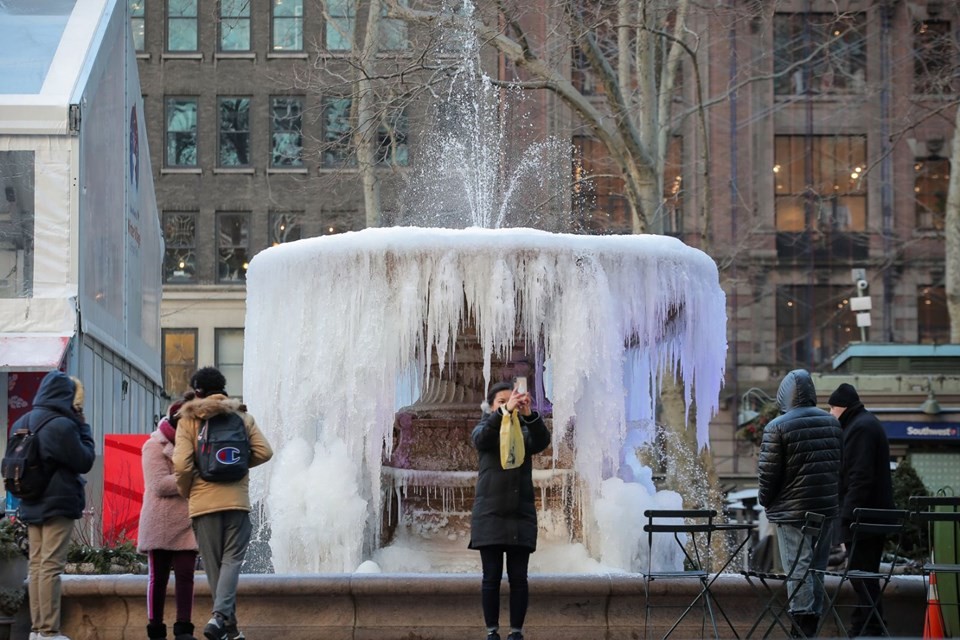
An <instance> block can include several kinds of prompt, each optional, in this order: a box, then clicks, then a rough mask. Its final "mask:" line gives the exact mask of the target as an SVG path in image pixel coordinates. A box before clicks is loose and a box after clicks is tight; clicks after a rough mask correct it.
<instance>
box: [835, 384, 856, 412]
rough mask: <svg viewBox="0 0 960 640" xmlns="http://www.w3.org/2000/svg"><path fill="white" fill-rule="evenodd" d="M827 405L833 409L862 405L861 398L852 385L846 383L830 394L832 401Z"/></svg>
mask: <svg viewBox="0 0 960 640" xmlns="http://www.w3.org/2000/svg"><path fill="white" fill-rule="evenodd" d="M827 404H828V405H830V406H831V407H843V408H844V409H846V408H848V407H852V406H853V405H855V404H860V396H859V395H858V394H857V390H856V389H854V388H853V385H852V384H847V383H846V382H844V383H843V384H841V385H840V386H839V387H837V390H836V391H834V392H833V393H831V394H830V399H829V400H827Z"/></svg>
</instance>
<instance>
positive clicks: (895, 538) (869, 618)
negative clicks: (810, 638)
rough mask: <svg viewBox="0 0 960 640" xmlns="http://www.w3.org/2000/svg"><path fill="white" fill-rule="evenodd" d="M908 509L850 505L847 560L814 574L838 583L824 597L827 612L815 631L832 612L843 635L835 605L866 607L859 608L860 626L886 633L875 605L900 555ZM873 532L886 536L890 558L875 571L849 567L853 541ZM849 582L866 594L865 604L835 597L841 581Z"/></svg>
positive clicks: (853, 546)
mask: <svg viewBox="0 0 960 640" xmlns="http://www.w3.org/2000/svg"><path fill="white" fill-rule="evenodd" d="M909 516H910V512H909V511H907V510H905V509H854V510H853V522H852V523H851V524H850V533H851V534H852V539H851V542H850V548H849V549H847V562H846V564H845V565H844V569H843V570H842V571H829V570H828V571H823V572H819V571H815V572H814V574H820V579H821V580H823V581H824V582H825V578H826V577H827V576H833V577H836V578H839V584H837V587H836V589H835V590H834V591H833V593H832V595H830V596H829V598H828V600H827V607H826V611H827V613H826V614H825V615H824V616H823V618H822V619H821V620H820V625H819V627H818V628H817V633H818V634H819V632H820V630H821V629H823V625H824V624H825V623H826V621H827V618H828V616H832V617H833V619H834V621H835V622H836V624H837V628H838V629H840V630H841V631H843V632H844V635H846V627H845V626H844V624H843V619H842V618H841V617H840V613H839V611H838V609H847V608H849V609H854V610H856V609H867V610H866V611H865V612H863V628H864V629H866V628H868V627H870V626H871V623H872V622H873V623H875V624H876V627H877V628H879V629H880V632H881V633H882V635H884V636H889V635H890V632H889V630H888V629H887V623H886V621H885V620H884V619H883V616H882V615H881V614H880V611H879V607H880V603H881V601H882V599H883V592H884V591H885V590H886V588H887V585H888V584H890V578H891V577H892V576H893V572H894V569H895V568H896V564H897V559H898V558H899V557H900V547H901V544H902V540H903V533H904V530H905V528H906V525H907V522H908V519H909ZM873 536H884V537H885V538H886V540H887V548H888V549H889V548H891V547H892V548H893V560H892V561H891V562H890V563H889V564H888V565H886V569H884V565H883V564H881V566H880V569H879V570H878V571H864V570H862V569H851V568H850V560H849V559H850V557H852V556H853V555H854V554H855V553H856V549H857V544H864V540H866V539H867V538H869V537H873ZM870 581H876V582H875V584H876V586H877V592H876V594H871V593H870V589H869V588H868V587H867V585H868V584H870ZM847 582H850V583H852V584H853V585H854V588H855V589H857V590H858V591H859V592H861V593H862V594H865V595H866V596H867V600H868V601H869V602H868V604H860V603H859V602H857V603H855V604H843V605H841V604H839V603H838V600H839V597H840V592H841V590H842V589H843V585H844V584H845V583H847Z"/></svg>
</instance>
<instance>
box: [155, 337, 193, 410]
mask: <svg viewBox="0 0 960 640" xmlns="http://www.w3.org/2000/svg"><path fill="white" fill-rule="evenodd" d="M162 333H163V347H162V350H163V354H162V358H163V388H164V390H165V391H166V392H167V393H168V394H169V395H171V396H173V397H177V396H179V395H182V394H183V393H185V392H186V391H189V390H190V376H191V375H193V372H194V371H196V370H197V330H196V329H163V331H162Z"/></svg>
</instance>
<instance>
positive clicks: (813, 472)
mask: <svg viewBox="0 0 960 640" xmlns="http://www.w3.org/2000/svg"><path fill="white" fill-rule="evenodd" d="M777 402H778V403H779V404H780V410H781V411H782V412H783V414H782V415H780V416H778V417H777V418H775V419H774V420H771V421H770V422H769V423H767V426H766V427H764V429H763V441H762V442H761V444H760V458H759V461H758V467H759V482H760V492H759V500H760V504H761V505H763V507H765V508H766V511H767V519H768V520H770V522H778V523H794V522H800V521H802V520H803V516H804V514H805V513H806V512H807V511H813V512H815V513H820V514H822V515H824V516H827V517H834V516H836V515H837V512H838V510H839V496H838V491H839V480H840V458H841V437H842V434H841V432H840V423H839V422H837V419H836V418H834V417H833V416H832V415H830V414H829V413H827V412H826V411H824V410H823V409H818V408H817V406H816V404H817V391H816V389H815V388H814V386H813V380H812V379H811V378H810V374H809V373H808V372H807V371H805V370H803V369H796V370H794V371H791V372H790V373H788V374H787V375H786V377H784V379H783V382H781V383H780V389H779V390H778V391H777Z"/></svg>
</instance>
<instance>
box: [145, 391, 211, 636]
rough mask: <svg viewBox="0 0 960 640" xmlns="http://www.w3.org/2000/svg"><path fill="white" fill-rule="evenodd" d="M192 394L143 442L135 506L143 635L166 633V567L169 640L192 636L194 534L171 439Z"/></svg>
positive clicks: (161, 421)
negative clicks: (171, 615) (142, 567)
mask: <svg viewBox="0 0 960 640" xmlns="http://www.w3.org/2000/svg"><path fill="white" fill-rule="evenodd" d="M193 398H194V395H193V393H187V395H186V396H184V399H183V400H178V401H177V402H174V403H173V404H171V405H170V408H169V409H168V410H167V415H166V416H165V417H163V418H161V419H160V422H159V423H158V424H157V428H156V430H155V431H154V432H153V433H151V434H150V438H149V439H147V441H146V442H144V443H143V450H142V456H141V460H142V462H143V487H144V491H143V507H142V508H141V510H140V524H139V527H138V529H137V530H138V532H139V535H138V536H137V538H138V540H137V550H138V551H140V552H141V553H146V554H147V566H148V568H149V574H150V575H149V580H148V581H147V637H148V638H150V640H161V639H164V638H166V637H167V625H166V624H164V622H163V609H164V604H165V602H166V598H167V582H168V581H169V579H170V570H171V569H173V572H174V575H175V576H176V582H175V585H176V603H177V617H176V621H175V622H174V623H173V636H174V640H196V638H194V637H193V622H192V621H191V615H192V613H193V574H194V570H195V569H196V566H197V539H196V536H194V535H193V528H192V527H191V522H190V515H189V513H188V511H187V500H186V499H185V498H183V497H182V496H181V495H180V493H179V492H178V491H177V479H176V476H174V473H173V443H174V441H175V440H176V437H177V423H178V422H179V419H180V416H179V415H178V413H177V412H178V411H179V410H180V407H181V406H183V403H184V402H186V401H189V400H192V399H193Z"/></svg>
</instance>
